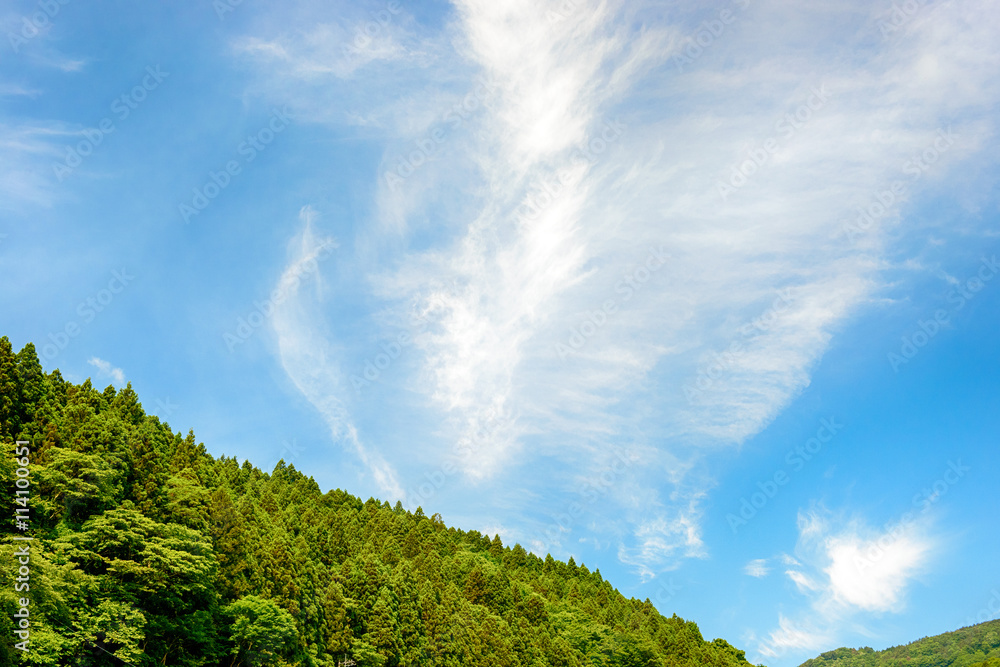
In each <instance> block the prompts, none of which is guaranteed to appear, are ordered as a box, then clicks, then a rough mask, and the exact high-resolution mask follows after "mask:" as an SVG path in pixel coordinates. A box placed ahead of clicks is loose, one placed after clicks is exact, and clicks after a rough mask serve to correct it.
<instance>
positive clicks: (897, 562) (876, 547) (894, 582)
mask: <svg viewBox="0 0 1000 667" xmlns="http://www.w3.org/2000/svg"><path fill="white" fill-rule="evenodd" d="M916 533H917V527H916V526H915V525H910V526H905V527H903V528H902V529H901V530H900V531H899V532H898V533H893V532H887V533H884V534H881V535H877V536H873V537H872V538H871V539H863V538H861V537H860V536H858V535H856V534H843V535H838V536H835V537H831V538H829V539H828V541H827V545H826V549H827V555H828V556H829V558H830V565H829V567H827V568H826V570H825V572H826V574H827V576H828V577H829V579H830V591H831V593H832V594H833V596H834V599H835V600H838V601H841V602H843V603H845V604H849V605H854V606H856V607H858V608H860V609H865V610H872V611H896V610H898V609H900V607H901V605H902V599H901V598H902V594H903V591H904V590H905V588H906V586H907V584H908V583H909V581H910V579H911V578H912V577H913V575H914V574H915V573H916V572H917V571H918V569H919V568H920V566H921V565H922V564H923V563H924V561H925V560H926V557H927V555H928V552H929V551H930V544H929V543H928V542H927V541H926V540H924V539H922V538H921V537H920V536H919V535H918V534H916Z"/></svg>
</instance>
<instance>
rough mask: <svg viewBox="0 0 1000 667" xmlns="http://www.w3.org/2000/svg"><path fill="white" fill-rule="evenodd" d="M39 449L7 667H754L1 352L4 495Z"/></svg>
mask: <svg viewBox="0 0 1000 667" xmlns="http://www.w3.org/2000/svg"><path fill="white" fill-rule="evenodd" d="M16 439H20V440H28V441H30V443H31V444H30V466H29V467H30V470H31V475H30V479H31V500H30V521H31V532H30V534H31V535H32V536H33V537H34V541H33V542H31V547H30V549H31V580H30V587H31V588H30V593H29V595H30V600H31V604H30V612H31V617H30V621H31V626H30V627H31V640H30V651H29V652H27V653H24V652H22V651H19V650H15V649H13V648H12V647H11V644H12V643H13V642H12V638H13V637H14V629H15V628H14V626H13V625H12V617H13V614H14V612H15V611H16V610H17V608H18V597H19V595H23V594H17V593H15V591H14V577H15V573H16V572H17V565H16V560H15V556H14V554H15V549H17V548H19V547H20V546H21V545H23V544H24V542H15V541H14V539H13V538H14V537H15V535H18V534H20V533H19V532H18V531H17V530H16V529H15V528H14V526H13V525H12V524H11V522H10V521H7V522H4V525H5V528H4V531H3V538H2V543H0V606H2V607H3V609H2V614H0V635H2V636H3V637H4V641H3V642H2V643H0V664H4V665H6V664H17V663H18V662H22V663H23V664H33V665H45V666H48V667H51V666H56V665H80V666H90V665H121V664H130V665H170V666H172V667H183V666H187V665H220V666H222V665H225V666H230V665H304V666H306V665H308V666H313V665H315V666H321V667H333V666H334V665H336V664H338V662H339V661H343V660H347V659H351V660H354V661H355V662H356V663H357V665H358V666H359V667H397V666H409V665H414V666H416V665H421V666H423V665H441V666H446V667H459V666H462V667H478V666H482V667H505V666H507V665H524V666H528V667H546V666H549V665H553V666H559V667H584V666H586V667H611V666H620V667H685V666H688V665H690V666H692V667H693V666H694V665H711V666H713V667H745V666H748V665H749V663H747V662H746V660H745V657H744V653H743V651H739V650H737V649H736V648H734V647H733V646H731V645H729V644H728V643H727V642H725V641H724V640H721V639H716V640H715V641H713V642H707V641H705V640H704V639H703V638H702V636H701V633H700V632H699V630H698V626H697V625H695V624H694V623H691V622H688V621H684V620H683V619H680V618H678V617H677V616H676V615H674V616H672V617H671V618H666V617H664V616H661V615H660V614H659V613H658V612H657V610H656V609H655V608H654V607H653V605H652V604H651V603H650V602H649V601H648V600H646V601H640V600H635V599H626V598H625V597H624V596H622V595H621V594H620V593H619V592H618V591H617V590H615V589H614V588H613V587H612V586H611V584H609V583H608V582H607V581H605V580H604V579H603V578H602V577H601V574H600V572H599V571H594V572H590V571H589V570H588V569H587V568H586V567H584V566H582V565H581V566H577V565H576V564H575V563H574V562H573V560H572V559H571V560H570V561H569V562H568V563H562V562H559V561H556V560H554V559H553V558H551V556H549V557H547V558H545V559H542V558H539V557H537V556H535V555H533V554H531V553H528V552H527V551H525V549H523V548H522V547H521V546H520V545H514V546H513V547H510V546H506V545H504V544H503V543H502V542H501V540H500V538H499V536H494V537H493V538H490V537H489V536H487V535H482V534H480V533H478V532H476V531H462V530H459V529H456V528H448V527H446V526H445V525H444V523H443V522H442V521H441V520H440V517H438V516H437V515H435V516H434V517H427V516H425V515H424V513H423V512H422V511H421V510H420V509H418V510H417V511H416V512H408V511H406V510H405V509H404V508H403V507H402V506H401V505H400V504H399V503H396V505H395V507H392V506H390V505H389V504H388V503H385V502H380V501H378V500H375V499H374V498H371V499H369V500H367V501H362V500H360V499H359V498H356V497H354V496H351V495H349V494H348V493H345V492H343V491H340V490H334V491H329V492H327V493H322V492H321V490H320V488H319V486H318V485H317V484H316V482H315V481H313V479H312V478H310V477H307V476H305V475H303V474H302V473H300V472H298V471H297V470H295V468H294V467H292V466H289V465H286V464H285V463H284V462H279V463H278V465H277V466H276V467H275V469H274V470H273V471H272V472H271V473H270V474H268V473H265V472H262V471H260V470H258V469H257V468H255V467H253V466H252V465H250V464H249V463H244V464H243V465H239V464H238V463H237V462H236V459H235V458H229V457H226V456H223V457H221V458H218V459H216V458H213V457H212V456H210V455H209V454H208V452H207V451H206V450H205V447H204V445H202V444H198V443H196V440H195V438H194V434H193V433H188V435H187V436H182V435H181V434H180V433H174V432H173V431H172V430H171V429H170V427H169V426H168V425H167V424H165V423H163V422H161V421H160V420H159V419H158V418H157V417H155V416H151V415H146V414H145V413H144V411H143V409H142V406H141V405H140V403H139V401H138V397H137V396H136V394H135V392H134V391H132V388H131V386H128V387H126V388H124V389H122V390H120V391H116V390H115V389H114V388H113V387H108V388H107V389H105V390H104V391H98V390H96V389H95V388H94V387H92V386H91V383H90V381H89V380H88V381H86V382H84V383H83V384H81V385H74V384H71V383H68V382H66V381H64V380H63V378H62V377H61V375H60V374H59V372H58V371H53V372H51V373H49V374H44V373H43V371H42V368H41V366H40V364H39V363H38V358H37V356H36V354H35V350H34V347H33V346H32V345H28V346H26V347H25V348H24V349H23V350H22V351H21V352H19V353H17V354H14V353H13V351H12V349H11V345H10V342H9V341H8V340H7V338H6V337H4V338H0V440H2V443H3V449H4V451H3V452H2V457H0V481H2V485H3V488H4V489H5V492H4V496H3V497H4V502H5V503H6V504H7V507H8V511H9V514H8V516H13V515H14V510H15V508H16V507H17V505H16V504H15V499H14V493H13V490H14V488H15V486H14V480H15V463H14V452H13V449H14V441H15V440H16Z"/></svg>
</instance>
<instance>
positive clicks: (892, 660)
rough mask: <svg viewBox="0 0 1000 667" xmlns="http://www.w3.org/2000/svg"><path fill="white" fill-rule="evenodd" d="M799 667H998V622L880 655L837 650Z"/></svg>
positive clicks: (999, 628)
mask: <svg viewBox="0 0 1000 667" xmlns="http://www.w3.org/2000/svg"><path fill="white" fill-rule="evenodd" d="M801 667H1000V620H997V621H989V622H986V623H980V624H979V625H973V626H970V627H967V628H962V629H961V630H956V631H955V632H946V633H945V634H943V635H937V636H934V637H925V638H924V639H920V640H917V641H915V642H912V643H910V644H906V645H904V646H894V647H892V648H888V649H886V650H884V651H874V650H872V649H871V648H869V647H867V646H866V647H864V648H860V649H852V648H838V649H836V650H834V651H827V652H826V653H823V654H821V655H820V656H818V657H816V658H813V659H812V660H807V661H806V662H804V663H802V665H801Z"/></svg>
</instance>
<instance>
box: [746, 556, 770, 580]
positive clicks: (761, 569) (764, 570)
mask: <svg viewBox="0 0 1000 667" xmlns="http://www.w3.org/2000/svg"><path fill="white" fill-rule="evenodd" d="M770 571H771V570H770V568H768V567H767V559H765V558H757V559H755V560H752V561H750V562H749V563H747V564H746V566H744V568H743V573H744V574H746V575H748V576H751V577H757V578H758V579H761V578H763V577H766V576H767V575H768V573H769V572H770Z"/></svg>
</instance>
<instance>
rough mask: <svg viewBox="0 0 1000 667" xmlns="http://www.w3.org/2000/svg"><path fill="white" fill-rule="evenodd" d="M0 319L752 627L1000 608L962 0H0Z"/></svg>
mask: <svg viewBox="0 0 1000 667" xmlns="http://www.w3.org/2000/svg"><path fill="white" fill-rule="evenodd" d="M0 27H2V32H3V36H4V39H3V44H0V146H2V150H0V267H2V270H0V283H2V286H3V287H2V290H0V299H2V303H0V313H2V321H0V324H2V327H0V329H2V332H3V333H4V334H6V335H8V336H10V338H11V339H12V342H13V343H14V345H15V347H17V348H20V347H21V346H22V345H24V344H25V343H27V342H29V341H33V342H35V344H36V345H37V346H38V347H39V349H40V350H41V351H42V356H43V363H44V365H45V367H46V368H47V369H52V368H56V367H58V368H59V369H61V371H62V372H63V374H64V375H65V376H66V377H67V378H69V379H72V380H74V381H82V380H83V379H85V378H87V377H91V378H92V379H93V381H94V383H95V384H96V385H97V386H99V387H104V386H106V385H107V384H109V383H110V384H114V385H116V386H119V387H120V386H123V384H124V383H126V382H131V383H132V385H133V387H135V388H136V390H137V391H138V392H139V393H140V396H141V397H143V399H144V407H145V408H146V409H147V411H149V412H151V413H154V414H158V415H159V416H160V417H162V418H164V419H166V420H167V421H169V423H170V424H171V426H172V427H173V428H174V429H175V430H179V431H182V432H187V430H188V429H189V428H193V429H194V430H195V432H196V434H197V436H198V438H199V440H201V441H204V442H205V444H206V445H207V447H208V448H209V450H210V451H211V452H212V453H213V454H216V455H222V454H227V455H235V456H237V457H239V458H240V459H244V458H245V459H249V460H250V461H252V462H253V463H255V464H256V465H259V466H261V467H264V468H267V469H270V468H271V467H272V466H273V465H274V463H275V462H277V461H278V460H279V459H281V458H283V459H284V460H285V461H286V462H290V463H292V464H293V465H295V466H296V467H297V468H299V469H301V470H304V471H306V472H307V473H309V474H311V475H313V476H314V477H315V478H316V480H317V482H319V484H320V485H321V487H323V488H335V487H339V488H344V489H346V490H348V491H350V492H352V493H355V494H357V495H359V496H361V497H365V498H366V497H369V496H376V497H379V498H384V499H387V500H389V501H390V502H395V501H396V500H397V499H399V500H402V501H403V503H404V505H406V506H407V507H408V508H410V509H415V508H416V507H417V506H418V505H419V506H422V507H423V508H424V511H425V512H427V513H428V514H431V513H434V512H439V513H441V514H442V516H443V517H444V518H445V520H446V521H447V522H448V523H450V524H454V525H458V526H462V527H465V528H475V529H479V530H483V531H486V532H488V533H490V534H493V533H499V534H500V535H501V537H502V538H503V540H504V542H505V543H514V542H520V543H521V544H523V545H524V546H526V547H527V548H530V549H532V550H534V551H535V552H537V553H539V554H544V553H547V552H551V553H552V554H553V555H554V556H556V557H558V558H561V559H565V558H568V557H569V556H573V557H575V558H576V560H577V561H578V562H580V561H582V562H584V563H586V564H587V565H588V566H589V567H590V568H600V570H601V572H602V573H603V574H604V575H605V576H606V577H608V578H610V579H611V580H612V581H613V582H614V583H615V585H617V586H618V587H619V588H620V589H621V590H622V591H623V592H625V593H626V594H628V595H633V596H636V597H640V598H646V597H649V598H650V599H651V600H653V602H654V603H655V604H656V605H657V606H658V608H659V609H660V610H661V611H662V612H663V613H666V614H668V615H669V614H671V613H674V612H676V613H678V614H679V615H681V616H684V617H686V618H689V619H691V620H694V621H696V622H697V623H698V624H699V626H700V627H701V628H702V631H703V633H704V634H705V635H706V636H708V637H710V638H711V637H716V636H722V637H725V638H727V639H729V640H730V641H732V642H734V643H736V644H738V645H740V646H741V647H743V648H746V649H747V651H748V655H749V657H750V658H751V659H752V660H753V661H755V662H764V663H766V664H769V665H777V666H792V665H797V664H799V663H800V662H802V661H803V660H805V659H807V658H809V657H813V656H814V655H816V654H817V653H818V652H820V651H825V650H829V649H831V648H835V647H837V646H841V645H850V646H863V645H870V646H872V647H875V648H884V647H887V646H891V645H896V644H900V643H905V642H908V641H911V640H913V639H916V638H919V637H922V636H925V635H931V634H937V633H939V632H944V631H948V630H952V629H955V628H957V627H961V626H964V625H967V624H969V623H970V622H972V621H975V620H987V619H988V618H995V617H997V615H998V612H1000V593H998V591H1000V575H997V573H996V572H995V568H994V567H993V564H994V563H995V562H996V559H997V555H998V553H1000V531H998V530H997V527H998V526H997V519H996V511H995V507H996V502H997V496H996V484H995V480H996V470H997V467H998V465H1000V460H998V459H1000V455H998V453H997V452H998V448H997V446H996V441H997V432H998V426H1000V417H998V415H1000V391H998V389H1000V379H998V378H1000V359H998V357H997V349H998V348H997V343H996V341H997V327H998V324H1000V308H998V305H1000V279H995V274H996V273H997V272H998V271H1000V268H998V267H996V266H995V261H996V259H995V257H996V255H997V254H1000V237H998V213H1000V211H998V203H1000V200H998V197H997V195H996V192H997V175H998V170H997V163H996V159H995V156H996V154H997V149H998V141H997V137H996V120H995V119H996V117H997V102H998V99H1000V87H998V77H997V72H1000V47H998V46H997V45H998V44H1000V40H998V39H997V34H998V32H1000V14H998V13H997V12H996V11H995V8H993V7H992V6H991V4H990V3H989V2H987V1H986V0H980V1H977V0H968V1H965V2H946V1H942V2H921V1H920V0H910V1H909V2H907V3H897V4H896V5H893V4H891V3H889V2H884V1H883V2H875V3H862V2H852V1H850V0H844V1H841V2H836V3H824V4H823V6H822V7H810V6H808V5H806V4H805V3H787V2H781V1H779V0H771V1H768V0H735V1H733V2H720V3H716V4H706V3H697V4H695V3H688V4H681V3H670V2H661V3H655V2H654V3H647V2H642V1H639V2H628V3H623V2H610V3H588V2H584V1H583V0H573V1H571V2H559V3H557V2H551V3H546V2H522V1H514V0H512V1H511V2H504V3H495V2H487V1H486V0H466V1H462V2H457V3H455V4H454V5H451V4H439V3H415V2H402V0H400V1H399V2H395V1H393V2H388V3H382V2H372V3H366V4H361V3H350V4H344V3H336V2H324V3H318V2H296V1H293V2H289V3H283V4H282V5H280V6H278V5H266V4H264V3H260V2H257V1H255V0H245V1H244V2H241V3H238V4H236V3H233V4H230V3H229V2H227V1H226V0H220V1H218V2H214V3H213V2H210V1H209V0H203V1H200V2H184V3H171V4H169V5H168V4H165V3H159V4H146V5H143V6H132V5H130V4H126V3H111V2H91V3H83V2H75V1H73V0H70V1H69V2H66V3H59V2H56V1H52V2H48V3H46V2H40V3H31V2H12V3H7V4H6V5H5V6H4V8H3V9H2V13H0Z"/></svg>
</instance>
